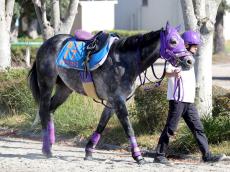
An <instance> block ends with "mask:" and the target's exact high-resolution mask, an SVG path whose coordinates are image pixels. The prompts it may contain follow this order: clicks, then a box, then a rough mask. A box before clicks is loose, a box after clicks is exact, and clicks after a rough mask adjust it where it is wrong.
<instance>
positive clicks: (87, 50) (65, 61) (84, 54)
mask: <svg viewBox="0 0 230 172" xmlns="http://www.w3.org/2000/svg"><path fill="white" fill-rule="evenodd" d="M115 39H117V37H115V36H113V35H111V34H109V33H105V32H103V31H100V32H98V33H97V34H96V35H92V34H91V33H88V32H86V31H76V32H75V37H73V38H70V39H69V40H68V41H67V43H66V44H65V45H64V47H63V48H62V50H61V51H60V52H59V54H58V58H57V60H56V63H57V65H58V66H61V67H65V68H73V69H78V70H81V71H85V72H88V71H93V70H95V69H97V68H98V67H99V66H101V65H102V64H103V63H104V61H105V60H106V57H107V55H108V53H109V50H110V47H111V45H112V43H113V41H114V40H115Z"/></svg>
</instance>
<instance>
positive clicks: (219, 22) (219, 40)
mask: <svg viewBox="0 0 230 172" xmlns="http://www.w3.org/2000/svg"><path fill="white" fill-rule="evenodd" d="M223 24H224V13H223V12H217V16H216V23H215V35H214V53H215V54H218V53H224V52H225V46H224V43H225V40H224V33H223V29H224V27H223Z"/></svg>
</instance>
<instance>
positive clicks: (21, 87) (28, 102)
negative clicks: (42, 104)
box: [0, 69, 34, 114]
mask: <svg viewBox="0 0 230 172" xmlns="http://www.w3.org/2000/svg"><path fill="white" fill-rule="evenodd" d="M27 72H28V71H27V70H26V69H18V70H9V71H7V72H1V73H0V83H1V85H0V104H1V107H2V111H3V112H5V113H10V114H14V113H17V112H23V113H29V114H31V113H33V112H34V101H33V99H32V95H31V92H30V90H29V89H28V87H27V78H26V76H27ZM3 107H4V109H3Z"/></svg>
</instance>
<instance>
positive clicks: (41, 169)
mask: <svg viewBox="0 0 230 172" xmlns="http://www.w3.org/2000/svg"><path fill="white" fill-rule="evenodd" d="M40 148H41V142H39V141H32V140H27V139H21V138H10V137H0V171H1V172H48V171H50V172H59V171H61V172H67V171H69V172H75V171H76V172H81V171H87V172H88V171H98V172H103V171H113V172H114V171H117V172H122V171H124V172H129V171H130V172H131V171H132V172H133V171H141V172H143V171H148V172H149V171H152V172H174V171H176V172H182V171H183V172H190V171H194V172H195V171H196V172H201V171H204V172H206V171H220V172H230V161H229V160H226V161H222V162H219V163H213V164H207V163H201V162H200V161H199V160H186V161H178V160H177V161H176V160H172V162H173V163H174V164H173V165H172V166H166V165H162V164H157V163H153V159H152V158H145V159H146V161H147V164H145V165H142V166H139V165H137V164H136V163H135V162H134V160H133V159H132V158H131V156H130V153H128V152H126V151H122V152H121V151H105V150H98V151H96V153H95V156H94V157H95V160H94V161H84V160H83V158H84V149H83V148H79V147H75V146H73V145H70V146H67V145H66V143H65V144H63V143H62V144H60V143H59V144H55V145H54V146H53V157H52V158H49V159H47V158H45V157H44V156H43V155H42V154H41V149H40Z"/></svg>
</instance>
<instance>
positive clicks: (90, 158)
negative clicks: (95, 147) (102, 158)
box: [84, 156, 93, 161]
mask: <svg viewBox="0 0 230 172" xmlns="http://www.w3.org/2000/svg"><path fill="white" fill-rule="evenodd" d="M84 160H85V161H92V160H93V157H92V156H85V158H84Z"/></svg>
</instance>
